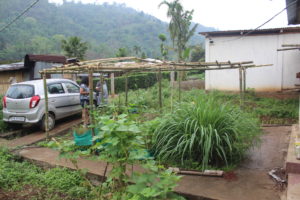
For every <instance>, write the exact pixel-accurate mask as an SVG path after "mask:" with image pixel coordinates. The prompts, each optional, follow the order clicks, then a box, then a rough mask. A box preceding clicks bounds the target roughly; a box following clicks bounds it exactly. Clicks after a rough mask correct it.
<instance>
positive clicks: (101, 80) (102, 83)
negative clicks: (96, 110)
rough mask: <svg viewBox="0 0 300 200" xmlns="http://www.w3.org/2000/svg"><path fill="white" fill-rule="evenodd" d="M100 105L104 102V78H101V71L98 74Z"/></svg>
mask: <svg viewBox="0 0 300 200" xmlns="http://www.w3.org/2000/svg"><path fill="white" fill-rule="evenodd" d="M99 81H100V86H101V87H100V105H103V103H104V99H103V98H104V90H103V85H104V78H103V73H101V74H100V80H99Z"/></svg>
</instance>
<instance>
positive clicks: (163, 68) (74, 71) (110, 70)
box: [40, 64, 272, 74]
mask: <svg viewBox="0 0 300 200" xmlns="http://www.w3.org/2000/svg"><path fill="white" fill-rule="evenodd" d="M267 66H272V65H271V64H267V65H244V66H242V67H244V68H256V67H267ZM238 68H240V67H239V66H232V67H230V66H229V67H221V68H219V67H217V66H214V67H182V66H177V68H176V69H177V70H178V71H191V70H224V69H238ZM159 69H161V71H173V70H174V67H173V66H151V67H149V66H147V67H146V66H145V67H144V68H137V67H135V68H133V67H131V68H122V67H121V68H114V67H112V68H93V71H94V72H95V73H97V72H98V73H101V72H103V73H113V72H128V71H130V72H151V71H158V70H159ZM88 70H89V68H85V69H83V68H76V69H75V68H73V69H66V68H58V69H46V70H44V71H40V73H41V74H43V73H46V74H61V73H64V74H78V73H88Z"/></svg>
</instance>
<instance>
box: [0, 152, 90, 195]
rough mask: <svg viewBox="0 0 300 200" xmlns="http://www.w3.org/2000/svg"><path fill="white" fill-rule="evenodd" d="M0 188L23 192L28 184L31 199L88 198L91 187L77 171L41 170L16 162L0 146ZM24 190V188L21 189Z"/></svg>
mask: <svg viewBox="0 0 300 200" xmlns="http://www.w3.org/2000/svg"><path fill="white" fill-rule="evenodd" d="M0 187H1V189H2V190H4V191H16V192H17V191H23V190H24V188H26V187H30V188H31V189H32V190H35V191H39V192H37V193H36V194H35V193H34V192H33V195H34V196H32V199H34V198H35V197H36V198H37V199H49V200H50V199H51V200H52V199H62V198H61V196H63V199H66V200H67V199H68V200H71V199H72V200H75V199H82V198H86V199H90V198H92V197H93V194H92V192H91V188H90V187H89V185H87V184H86V181H85V180H84V179H83V178H82V176H81V172H79V171H71V170H68V169H64V168H53V169H48V170H43V169H42V168H40V167H37V166H36V165H33V164H31V163H29V162H26V161H20V160H18V158H17V157H15V156H14V155H11V154H10V153H9V151H8V150H7V149H4V148H0ZM23 192H24V191H23Z"/></svg>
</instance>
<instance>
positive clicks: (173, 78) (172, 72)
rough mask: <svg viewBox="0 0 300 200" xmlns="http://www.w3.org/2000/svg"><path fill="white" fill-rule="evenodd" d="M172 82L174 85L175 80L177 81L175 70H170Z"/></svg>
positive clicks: (172, 85)
mask: <svg viewBox="0 0 300 200" xmlns="http://www.w3.org/2000/svg"><path fill="white" fill-rule="evenodd" d="M170 82H171V87H174V82H175V71H171V72H170Z"/></svg>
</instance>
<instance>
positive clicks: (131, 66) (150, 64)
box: [40, 57, 271, 138]
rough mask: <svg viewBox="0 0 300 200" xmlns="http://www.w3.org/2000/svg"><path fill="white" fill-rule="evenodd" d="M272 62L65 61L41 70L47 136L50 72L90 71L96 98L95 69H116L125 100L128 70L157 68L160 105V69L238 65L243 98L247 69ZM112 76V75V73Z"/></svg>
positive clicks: (78, 72) (130, 58)
mask: <svg viewBox="0 0 300 200" xmlns="http://www.w3.org/2000/svg"><path fill="white" fill-rule="evenodd" d="M264 66H271V65H255V64H254V63H253V62H252V61H244V62H230V61H227V62H218V61H215V62H172V61H160V60H154V59H141V58H136V57H119V58H105V59H97V60H88V61H82V62H76V63H70V64H65V65H63V66H61V67H53V68H49V69H44V70H43V71H40V73H41V74H42V77H43V83H44V93H45V127H46V128H45V129H46V136H47V138H49V127H48V118H49V113H48V91H47V81H46V77H47V74H80V73H87V74H89V89H90V93H89V94H90V96H89V98H90V102H93V73H112V74H113V73H114V72H123V73H125V76H126V81H125V93H126V100H125V102H126V104H127V98H128V79H127V76H128V73H140V72H157V73H158V83H159V84H158V86H159V90H158V93H159V94H158V96H159V98H158V99H159V105H160V107H162V94H161V79H162V78H161V77H162V75H161V72H162V71H193V70H225V69H239V83H240V94H241V99H243V98H244V94H243V93H244V92H245V90H246V69H247V68H255V67H264ZM112 78H113V76H112ZM178 84H179V87H178V89H179V98H180V80H179V81H178ZM90 111H93V105H92V104H91V106H90ZM90 117H91V118H90V121H91V122H93V116H92V115H90Z"/></svg>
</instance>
